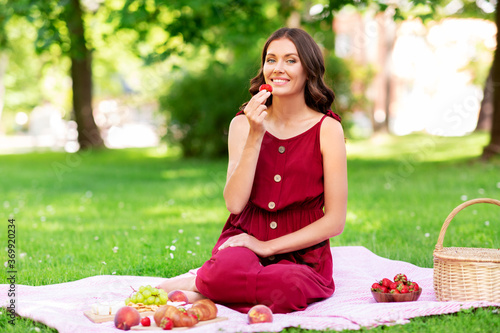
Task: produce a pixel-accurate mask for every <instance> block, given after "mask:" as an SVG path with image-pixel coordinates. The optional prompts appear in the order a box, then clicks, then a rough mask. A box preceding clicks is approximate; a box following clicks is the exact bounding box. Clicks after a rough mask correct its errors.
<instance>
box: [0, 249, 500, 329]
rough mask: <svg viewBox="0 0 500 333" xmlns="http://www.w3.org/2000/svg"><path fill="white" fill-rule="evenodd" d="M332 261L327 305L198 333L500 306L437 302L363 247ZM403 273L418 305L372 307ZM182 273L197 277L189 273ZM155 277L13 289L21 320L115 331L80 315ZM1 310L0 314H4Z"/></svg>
mask: <svg viewBox="0 0 500 333" xmlns="http://www.w3.org/2000/svg"><path fill="white" fill-rule="evenodd" d="M332 254H333V257H334V267H335V271H334V279H335V284H336V291H335V294H334V295H333V296H332V297H330V298H329V299H327V300H324V301H321V302H317V303H314V304H311V305H310V306H309V307H308V308H307V309H306V310H304V311H300V312H294V313H290V314H286V315H285V314H275V315H274V322H273V323H265V324H254V325H248V324H247V321H246V315H244V314H241V313H239V312H236V311H233V310H231V309H229V308H227V307H225V306H222V305H217V307H218V310H219V316H224V317H228V318H229V320H227V321H221V322H216V323H213V324H209V325H205V326H202V327H199V328H192V329H190V331H191V332H192V333H197V332H219V331H222V332H259V331H268V332H269V331H274V332H277V331H281V330H282V329H284V328H286V327H290V326H300V327H301V328H306V329H317V330H324V329H331V330H338V331H340V330H344V329H351V330H357V329H360V328H361V327H374V326H378V325H394V324H405V323H408V322H409V319H410V318H414V317H419V316H428V315H437V314H446V313H453V312H458V311H459V310H460V309H467V308H471V307H482V306H489V305H494V306H500V303H486V302H467V303H463V302H438V301H436V298H435V295H434V291H433V287H432V269H431V268H421V267H417V266H415V265H412V264H409V263H406V262H402V261H395V260H389V259H386V258H382V257H379V256H377V255H375V254H374V253H372V252H370V251H369V250H368V249H366V248H364V247H361V246H347V247H332ZM401 272H403V273H406V274H407V275H408V278H410V279H411V280H413V281H417V282H418V283H419V285H420V286H421V287H422V289H423V292H422V295H421V296H420V298H419V300H418V301H416V302H405V303H376V302H375V300H374V299H373V297H372V295H371V292H370V287H371V284H372V283H373V282H374V281H375V280H378V279H381V278H383V277H389V278H391V277H392V276H394V275H396V274H397V273H401ZM186 274H195V271H194V270H193V271H190V272H188V273H186ZM160 281H162V278H158V277H143V276H116V275H104V276H103V275H101V276H93V277H89V278H85V279H82V280H78V281H73V282H67V283H61V284H56V285H47V286H39V287H31V286H24V285H17V286H16V289H17V290H16V291H17V299H16V311H17V313H18V314H19V315H20V316H22V317H29V318H31V319H33V320H36V321H39V322H42V323H44V324H46V325H48V326H50V327H54V328H56V329H57V330H58V331H59V332H71V333H75V332H118V331H119V330H117V329H116V328H115V327H114V324H113V322H112V321H111V322H105V323H101V324H95V323H93V322H91V321H90V320H89V319H88V318H86V317H85V316H84V314H83V312H84V311H87V310H89V309H90V307H91V305H92V304H93V303H97V302H101V301H122V300H124V299H125V298H126V297H127V296H128V295H129V294H130V292H131V289H130V286H133V287H138V286H141V285H147V284H151V285H155V284H157V283H159V282H160ZM8 289H9V285H7V284H3V285H0V305H1V306H4V307H5V306H6V305H7V304H8V302H9V301H10V300H9V299H8V297H7V295H8ZM4 310H5V309H2V311H4Z"/></svg>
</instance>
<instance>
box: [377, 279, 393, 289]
mask: <svg viewBox="0 0 500 333" xmlns="http://www.w3.org/2000/svg"><path fill="white" fill-rule="evenodd" d="M391 283H392V281H391V280H389V279H388V278H383V279H382V280H380V281H379V283H378V284H380V285H381V286H384V287H386V288H390V287H391Z"/></svg>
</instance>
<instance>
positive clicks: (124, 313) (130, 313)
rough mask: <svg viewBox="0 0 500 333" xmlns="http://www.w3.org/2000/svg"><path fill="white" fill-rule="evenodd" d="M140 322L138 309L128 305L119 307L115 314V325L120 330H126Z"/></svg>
mask: <svg viewBox="0 0 500 333" xmlns="http://www.w3.org/2000/svg"><path fill="white" fill-rule="evenodd" d="M140 322H141V315H140V314H139V311H137V310H136V309H134V308H133V307H130V306H124V307H122V308H120V309H119V310H118V311H117V312H116V314H115V326H116V328H118V329H120V330H124V331H128V330H130V328H131V327H132V326H136V325H139V323H140Z"/></svg>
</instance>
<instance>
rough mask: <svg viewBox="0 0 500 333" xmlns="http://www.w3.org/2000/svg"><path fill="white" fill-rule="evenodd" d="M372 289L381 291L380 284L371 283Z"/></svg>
mask: <svg viewBox="0 0 500 333" xmlns="http://www.w3.org/2000/svg"><path fill="white" fill-rule="evenodd" d="M372 291H376V292H381V291H382V289H381V285H380V284H378V283H376V282H375V283H374V284H372Z"/></svg>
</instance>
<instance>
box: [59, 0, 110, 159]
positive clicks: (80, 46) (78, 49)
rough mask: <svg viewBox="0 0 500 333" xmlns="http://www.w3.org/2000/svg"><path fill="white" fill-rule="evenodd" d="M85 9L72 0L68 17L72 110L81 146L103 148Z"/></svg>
mask: <svg viewBox="0 0 500 333" xmlns="http://www.w3.org/2000/svg"><path fill="white" fill-rule="evenodd" d="M82 14H83V13H82V9H81V6H80V1H79V0H71V6H67V7H66V12H65V15H64V17H65V19H66V25H67V27H68V31H69V35H70V39H71V50H70V57H71V79H72V81H73V111H74V115H75V121H76V123H77V130H78V143H79V144H80V149H82V150H85V149H90V148H102V147H103V146H104V142H103V140H102V137H101V134H100V132H99V129H98V128H97V125H96V123H95V121H94V116H93V114H92V54H91V52H90V50H89V49H88V47H87V43H86V40H85V29H84V25H83V17H82Z"/></svg>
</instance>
